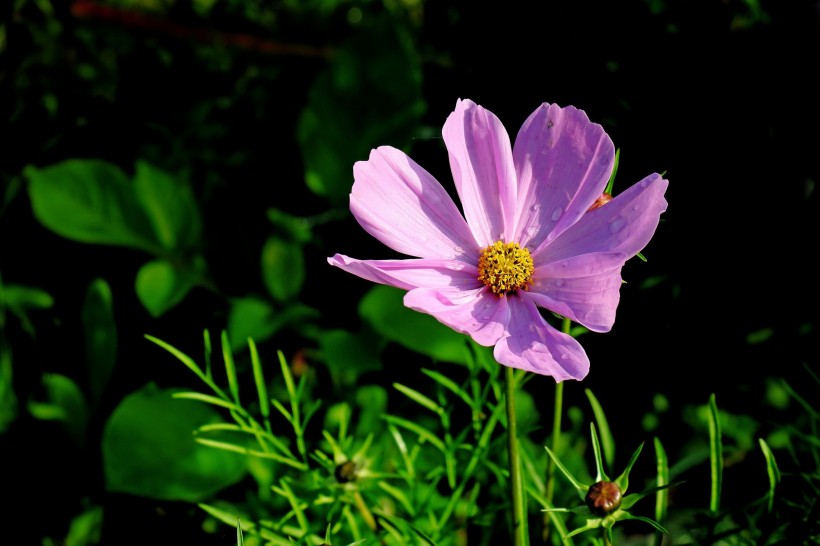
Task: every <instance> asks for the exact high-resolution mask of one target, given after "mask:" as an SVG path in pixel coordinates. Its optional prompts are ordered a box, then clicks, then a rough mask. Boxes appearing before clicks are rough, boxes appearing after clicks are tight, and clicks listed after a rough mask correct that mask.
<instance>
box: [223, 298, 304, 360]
mask: <svg viewBox="0 0 820 546" xmlns="http://www.w3.org/2000/svg"><path fill="white" fill-rule="evenodd" d="M316 316H318V312H317V311H316V310H315V309H313V308H311V307H308V306H306V305H301V304H297V305H291V306H288V307H283V308H282V309H281V310H275V309H274V308H273V305H271V304H270V302H268V301H266V300H264V299H262V298H258V297H254V296H249V297H246V298H238V299H236V300H233V302H232V304H231V310H230V313H229V315H228V328H227V331H228V339H229V340H230V345H231V350H232V351H238V350H240V349H242V348H245V347H247V344H248V338H251V339H253V340H255V341H257V342H262V341H264V340H266V339H268V338H270V337H271V336H272V335H273V334H275V333H276V332H278V331H279V330H280V329H281V328H283V327H284V326H286V325H288V324H290V323H292V322H296V321H299V320H302V319H305V318H310V317H316Z"/></svg>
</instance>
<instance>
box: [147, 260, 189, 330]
mask: <svg viewBox="0 0 820 546" xmlns="http://www.w3.org/2000/svg"><path fill="white" fill-rule="evenodd" d="M195 284H196V278H195V277H194V276H192V275H191V274H189V273H187V272H184V271H182V270H180V269H178V268H176V267H174V265H173V264H171V262H169V261H168V260H151V261H150V262H148V263H146V264H145V265H143V266H142V267H140V269H139V271H138V272H137V280H136V283H135V288H136V291H137V296H138V297H139V300H140V302H141V303H142V305H143V306H144V307H145V308H146V309H147V310H148V312H149V313H151V316H153V317H159V316H162V315H163V314H164V313H165V312H166V311H168V310H169V309H172V308H173V307H174V306H176V305H177V304H178V303H179V302H181V301H182V300H183V299H184V298H185V296H186V295H188V292H190V291H191V289H192V288H193V287H194V285H195Z"/></svg>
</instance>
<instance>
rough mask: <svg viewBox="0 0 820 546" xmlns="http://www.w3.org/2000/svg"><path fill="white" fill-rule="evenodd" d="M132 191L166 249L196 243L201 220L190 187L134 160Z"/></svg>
mask: <svg viewBox="0 0 820 546" xmlns="http://www.w3.org/2000/svg"><path fill="white" fill-rule="evenodd" d="M133 184H134V191H135V192H136V195H137V198H138V199H139V201H140V202H141V203H142V207H143V209H144V210H145V213H146V216H147V217H148V219H149V220H150V222H151V225H152V226H153V228H154V233H155V234H156V240H157V241H159V242H160V244H161V245H162V246H163V247H164V248H166V249H169V250H173V249H180V248H192V247H195V246H197V245H198V244H199V238H200V236H201V232H202V220H201V218H200V213H199V207H198V205H197V203H196V201H195V200H194V197H193V194H192V193H191V189H190V187H189V186H188V185H187V184H186V183H185V182H184V181H182V180H179V179H178V178H176V177H174V176H171V175H170V174H168V173H166V172H164V171H161V170H159V169H158V168H156V167H154V166H152V165H151V164H150V163H147V162H145V161H137V163H136V170H135V173H134V183H133Z"/></svg>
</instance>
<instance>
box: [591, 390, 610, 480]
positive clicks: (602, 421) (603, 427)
mask: <svg viewBox="0 0 820 546" xmlns="http://www.w3.org/2000/svg"><path fill="white" fill-rule="evenodd" d="M584 394H586V395H587V399H588V400H589V405H590V406H591V407H592V413H593V415H594V416H595V422H596V423H597V424H598V432H599V434H600V435H601V447H602V448H603V455H604V461H605V462H606V464H607V466H608V467H610V468H611V467H612V466H613V465H614V464H615V438H613V436H612V431H610V429H609V422H608V421H607V418H606V413H605V412H604V408H603V407H601V403H600V402H598V399H597V398H596V397H595V395H594V394H593V393H592V391H591V390H590V389H584Z"/></svg>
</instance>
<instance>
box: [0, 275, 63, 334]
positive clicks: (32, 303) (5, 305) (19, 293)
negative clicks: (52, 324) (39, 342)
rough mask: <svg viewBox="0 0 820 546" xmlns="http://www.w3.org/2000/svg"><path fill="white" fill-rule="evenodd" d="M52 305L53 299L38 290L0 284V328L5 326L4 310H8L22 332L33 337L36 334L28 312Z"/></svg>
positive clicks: (17, 285)
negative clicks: (15, 318)
mask: <svg viewBox="0 0 820 546" xmlns="http://www.w3.org/2000/svg"><path fill="white" fill-rule="evenodd" d="M52 305H54V298H52V297H51V296H50V295H49V294H48V293H47V292H45V291H43V290H40V289H39V288H32V287H30V286H23V285H19V284H3V283H2V282H0V328H2V326H4V324H5V320H6V316H5V310H6V309H8V310H9V311H10V312H11V313H12V314H13V315H14V316H15V317H17V320H19V321H20V325H21V326H22V327H23V330H25V331H26V333H28V334H29V335H30V336H32V337H34V336H35V334H36V332H35V330H34V324H32V322H31V320H30V319H29V316H28V310H29V309H48V308H50V307H51V306H52Z"/></svg>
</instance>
